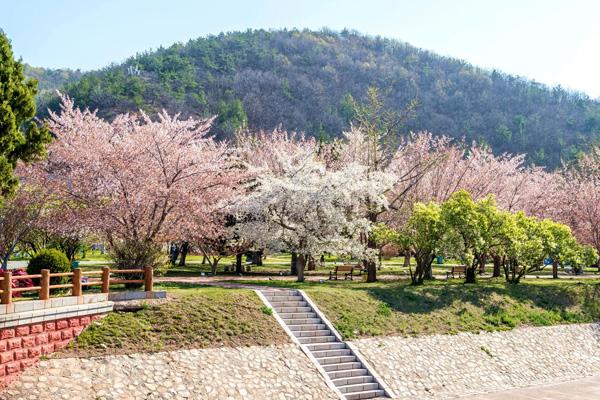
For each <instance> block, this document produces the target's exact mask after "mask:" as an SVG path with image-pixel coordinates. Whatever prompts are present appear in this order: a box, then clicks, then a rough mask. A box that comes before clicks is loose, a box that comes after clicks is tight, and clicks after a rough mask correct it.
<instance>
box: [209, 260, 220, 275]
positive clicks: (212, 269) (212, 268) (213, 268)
mask: <svg viewBox="0 0 600 400" xmlns="http://www.w3.org/2000/svg"><path fill="white" fill-rule="evenodd" d="M217 265H219V259H218V258H215V259H214V260H213V261H212V262H211V263H210V272H211V273H212V274H213V275H216V274H217Z"/></svg>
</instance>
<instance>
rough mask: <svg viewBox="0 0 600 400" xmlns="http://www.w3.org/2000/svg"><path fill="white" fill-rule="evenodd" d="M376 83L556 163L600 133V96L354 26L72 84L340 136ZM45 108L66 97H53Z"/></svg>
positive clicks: (223, 127) (441, 123) (424, 118)
mask: <svg viewBox="0 0 600 400" xmlns="http://www.w3.org/2000/svg"><path fill="white" fill-rule="evenodd" d="M368 86H376V87H378V88H380V89H381V91H382V93H384V94H385V99H386V103H387V104H388V105H389V106H393V107H397V108H398V109H402V108H404V107H405V105H406V104H407V103H408V102H409V101H410V100H412V99H415V98H416V99H418V101H419V103H420V105H419V107H418V108H417V112H416V116H415V118H413V119H412V120H410V121H409V122H408V123H407V126H406V127H405V129H406V131H408V130H429V131H432V132H434V133H436V134H447V135H450V136H453V137H460V138H462V137H465V138H466V139H467V140H469V141H470V140H478V141H481V142H486V143H488V144H489V145H491V146H492V148H493V149H494V150H495V151H496V152H512V153H517V152H518V153H521V152H525V153H527V154H528V155H529V160H530V161H532V162H534V163H536V164H544V165H547V166H550V167H555V166H557V165H559V163H560V160H561V158H571V157H573V155H574V154H575V153H576V152H577V151H578V150H581V149H585V146H586V144H587V143H589V142H591V141H594V140H599V139H600V104H599V103H598V102H597V101H592V100H590V99H589V98H587V97H586V96H585V95H582V94H578V93H572V92H568V91H565V90H563V89H561V88H548V87H546V86H544V85H541V84H539V83H536V82H532V81H528V80H525V79H522V78H519V77H515V76H511V75H506V74H503V73H500V72H497V71H487V70H482V69H480V68H477V67H473V66H472V65H470V64H468V63H467V62H465V61H461V60H457V59H452V58H447V57H441V56H438V55H436V54H434V53H431V52H428V51H423V50H420V49H418V48H415V47H413V46H411V45H408V44H406V43H402V42H399V41H396V40H390V39H383V38H373V37H367V36H363V35H360V34H357V33H353V32H346V31H344V32H341V33H334V32H329V31H321V32H313V31H295V30H292V31H287V30H284V31H264V30H257V31H247V32H237V33H228V34H221V35H218V36H209V37H206V38H199V39H195V40H190V41H189V42H188V43H186V44H175V45H173V46H171V47H169V48H160V49H158V50H157V51H153V52H148V53H143V54H138V55H136V56H134V57H131V58H130V59H128V60H127V61H126V62H124V63H123V64H120V65H113V66H110V67H107V68H105V69H103V70H101V71H94V72H89V73H86V74H84V75H83V76H82V77H81V78H79V79H77V80H76V81H74V82H70V83H66V85H65V86H64V91H66V92H67V93H68V94H70V95H71V96H73V97H74V98H75V99H76V102H77V103H78V104H79V105H82V106H89V107H90V108H98V109H99V110H100V114H101V115H104V116H107V117H111V116H114V115H115V114H117V113H120V112H123V111H129V110H137V109H139V108H141V109H144V110H146V111H149V112H150V113H153V112H155V111H157V110H160V109H162V108H165V109H166V110H168V111H169V112H181V113H182V114H183V115H184V116H187V115H208V114H213V113H219V114H220V115H221V116H220V118H219V125H218V127H217V129H216V130H217V133H219V134H220V135H221V136H226V135H230V134H231V132H232V131H234V130H235V129H237V128H239V127H240V126H242V125H244V124H245V123H246V121H247V124H248V127H249V128H251V129H267V130H270V129H272V128H274V127H275V126H277V125H279V124H282V126H283V127H284V128H285V129H288V130H297V131H304V132H306V133H308V134H311V135H315V136H329V137H331V136H336V135H339V134H340V133H341V132H342V131H343V130H344V129H345V128H347V127H348V125H349V121H350V120H351V118H352V108H351V107H350V102H349V96H353V97H354V98H355V99H358V100H360V99H362V98H363V97H364V96H365V94H366V91H367V88H368ZM42 103H43V104H42V107H41V109H42V110H44V109H45V108H46V107H47V106H50V107H52V108H54V107H56V99H50V98H48V97H46V98H45V99H44V100H43V101H42Z"/></svg>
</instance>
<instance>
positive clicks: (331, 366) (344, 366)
mask: <svg viewBox="0 0 600 400" xmlns="http://www.w3.org/2000/svg"><path fill="white" fill-rule="evenodd" d="M361 367H362V364H361V362H360V361H351V362H345V363H338V364H328V365H323V369H324V370H325V371H327V372H330V371H341V370H344V369H355V368H361Z"/></svg>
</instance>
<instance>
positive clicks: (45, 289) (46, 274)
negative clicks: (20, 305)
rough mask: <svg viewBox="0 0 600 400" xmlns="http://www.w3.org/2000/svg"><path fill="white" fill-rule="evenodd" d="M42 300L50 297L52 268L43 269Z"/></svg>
mask: <svg viewBox="0 0 600 400" xmlns="http://www.w3.org/2000/svg"><path fill="white" fill-rule="evenodd" d="M40 286H41V289H40V300H48V299H49V298H50V270H49V269H43V270H42V279H40Z"/></svg>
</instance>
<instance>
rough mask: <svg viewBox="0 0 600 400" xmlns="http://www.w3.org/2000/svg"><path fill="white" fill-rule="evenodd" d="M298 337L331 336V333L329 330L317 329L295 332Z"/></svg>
mask: <svg viewBox="0 0 600 400" xmlns="http://www.w3.org/2000/svg"><path fill="white" fill-rule="evenodd" d="M293 334H294V336H296V337H298V338H299V337H315V336H329V335H331V331H330V330H329V329H317V330H313V331H293Z"/></svg>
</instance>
